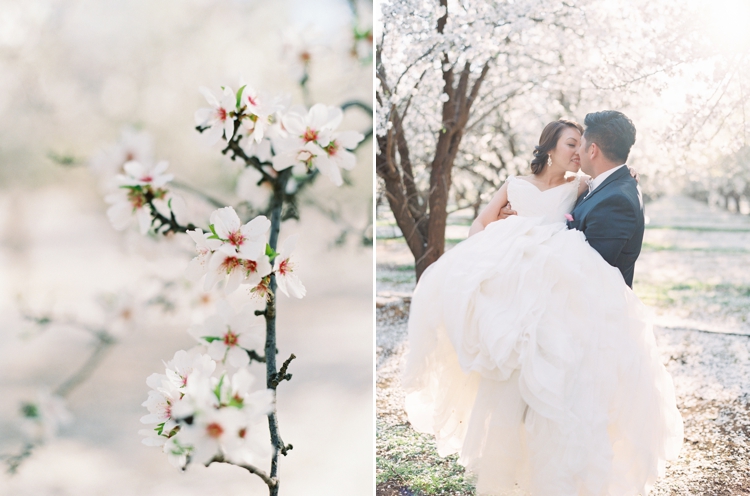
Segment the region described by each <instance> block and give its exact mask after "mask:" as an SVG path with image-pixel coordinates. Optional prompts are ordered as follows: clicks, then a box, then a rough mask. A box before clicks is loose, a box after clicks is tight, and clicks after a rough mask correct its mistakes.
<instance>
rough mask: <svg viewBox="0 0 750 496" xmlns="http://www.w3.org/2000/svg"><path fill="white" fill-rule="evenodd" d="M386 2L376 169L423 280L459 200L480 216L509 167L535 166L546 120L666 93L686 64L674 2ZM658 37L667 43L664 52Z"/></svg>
mask: <svg viewBox="0 0 750 496" xmlns="http://www.w3.org/2000/svg"><path fill="white" fill-rule="evenodd" d="M381 8H382V18H383V25H382V33H381V34H380V36H379V39H378V46H377V47H376V75H377V105H378V123H377V137H378V151H377V157H376V167H377V172H378V177H379V178H380V180H381V184H380V187H381V189H382V193H383V195H384V196H385V198H386V199H387V201H388V204H389V206H390V209H391V211H392V212H393V215H394V218H395V220H396V223H397V224H398V227H399V228H400V229H401V231H402V233H403V235H404V238H405V240H406V243H407V245H408V246H409V249H410V250H411V252H412V254H413V255H414V259H415V269H416V274H417V278H419V277H420V276H421V274H422V273H423V272H424V270H425V269H426V268H427V267H428V266H429V265H430V264H431V263H433V262H434V261H435V260H437V259H438V258H439V257H440V255H442V253H443V251H444V244H445V228H446V220H447V219H446V218H447V215H448V213H449V208H448V205H449V204H451V202H453V204H454V205H453V208H454V209H460V208H465V207H471V208H473V209H474V211H475V212H477V211H478V210H479V208H480V206H481V204H482V202H483V201H484V200H485V199H486V197H487V196H488V195H489V194H491V193H492V192H494V190H496V189H497V187H499V185H500V184H502V181H504V179H505V178H506V177H507V175H508V174H517V173H521V172H525V171H526V170H527V169H526V168H527V164H528V162H529V161H530V159H531V150H532V147H533V145H534V144H535V141H536V140H537V139H538V136H539V133H540V132H541V129H542V128H543V126H544V125H545V124H546V123H547V122H549V121H551V120H554V119H557V118H560V117H563V116H565V117H572V118H577V119H578V120H582V117H583V115H585V113H588V112H591V111H595V110H602V109H603V108H620V109H622V108H626V107H627V105H628V103H629V102H630V101H631V100H632V99H634V98H636V97H642V96H643V93H644V89H646V90H648V91H647V93H649V94H655V93H654V91H653V90H658V89H660V88H661V87H664V86H665V85H666V84H667V83H666V79H665V78H666V76H667V75H670V74H672V73H674V72H675V71H676V70H677V68H678V67H679V65H680V63H681V62H680V61H679V60H678V59H679V58H676V57H674V56H669V57H668V56H666V55H664V53H662V52H664V51H665V50H668V51H669V52H670V53H677V52H679V50H677V49H676V47H681V46H683V44H684V42H683V41H681V39H680V37H679V33H672V32H671V31H670V30H668V29H667V28H666V25H665V24H664V23H663V21H664V19H667V18H669V16H671V15H672V12H671V10H675V9H674V8H673V7H670V6H669V5H667V4H666V3H663V4H659V5H658V6H657V7H653V6H651V5H650V3H649V2H635V3H631V2H624V1H622V2H612V3H608V4H607V5H600V4H598V3H596V2H593V1H590V0H578V1H571V2H563V3H559V2H552V1H546V0H522V1H518V2H512V3H511V2H479V1H476V2H473V1H465V2H453V1H448V0H435V2H434V3H424V2H416V1H414V0H393V1H390V2H386V3H384V4H382V6H381ZM654 9H657V10H658V14H659V15H658V16H656V17H654V16H653V15H652V14H653V13H654V12H653V11H654ZM670 9H671V10H670ZM649 16H651V17H649ZM657 39H658V40H661V41H663V42H664V43H665V46H666V47H668V48H667V49H664V50H659V51H657V50H656V49H655V48H654V46H653V45H652V43H653V41H654V40H657ZM579 112H580V113H582V114H583V115H576V114H578V113H579Z"/></svg>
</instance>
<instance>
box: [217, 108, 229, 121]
mask: <svg viewBox="0 0 750 496" xmlns="http://www.w3.org/2000/svg"><path fill="white" fill-rule="evenodd" d="M217 112H218V114H219V119H220V120H222V121H225V120H227V110H226V109H224V108H219V109H218V110H217Z"/></svg>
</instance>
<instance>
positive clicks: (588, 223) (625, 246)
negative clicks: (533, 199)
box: [498, 110, 644, 288]
mask: <svg viewBox="0 0 750 496" xmlns="http://www.w3.org/2000/svg"><path fill="white" fill-rule="evenodd" d="M583 123H584V124H585V125H586V130H585V131H584V133H583V136H582V137H581V146H580V147H579V149H578V154H579V156H580V158H581V170H582V171H583V172H584V173H586V174H588V175H589V176H591V180H590V182H589V190H588V191H587V192H584V193H583V194H582V195H581V196H580V197H579V198H578V201H577V202H576V205H575V208H574V209H573V212H571V216H572V218H573V220H568V228H570V229H578V230H579V231H582V232H583V233H584V234H585V235H586V240H587V241H588V243H589V245H590V246H591V247H592V248H594V249H595V250H596V251H598V252H599V254H600V255H601V256H602V257H603V258H604V260H606V261H607V263H609V264H610V265H612V266H613V267H617V268H618V269H619V270H620V272H621V273H622V277H623V279H625V283H626V284H627V285H628V286H630V287H631V288H632V287H633V269H634V268H635V261H636V259H637V258H638V255H639V254H640V253H641V243H642V242H643V229H644V221H643V200H642V198H641V193H640V191H639V190H638V183H637V182H636V180H635V179H633V177H632V176H631V175H630V170H629V169H628V167H627V165H626V163H625V162H626V161H627V160H628V155H629V154H630V147H632V146H633V143H635V126H633V122H632V121H631V120H630V119H628V117H627V116H626V115H625V114H623V113H622V112H618V111H616V110H603V111H601V112H594V113H592V114H587V115H586V119H584V121H583ZM510 215H515V211H514V210H512V208H511V207H510V205H507V206H505V207H504V208H503V209H501V210H500V215H499V217H498V218H499V219H504V218H506V217H508V216H510Z"/></svg>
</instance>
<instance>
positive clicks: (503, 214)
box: [497, 203, 518, 220]
mask: <svg viewBox="0 0 750 496" xmlns="http://www.w3.org/2000/svg"><path fill="white" fill-rule="evenodd" d="M511 215H518V212H516V211H515V210H513V209H512V208H511V207H510V203H508V204H507V205H505V206H504V207H503V208H501V209H500V212H499V213H498V214H497V220H503V219H507V218H508V217H510V216H511Z"/></svg>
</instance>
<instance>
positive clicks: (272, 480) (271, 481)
mask: <svg viewBox="0 0 750 496" xmlns="http://www.w3.org/2000/svg"><path fill="white" fill-rule="evenodd" d="M212 463H228V464H229V465H235V466H237V467H241V468H244V469H245V470H247V471H248V472H250V473H251V474H255V475H257V476H258V477H260V478H261V479H262V480H263V482H265V483H266V485H267V486H268V488H269V489H271V490H273V489H276V488H277V487H278V485H279V480H278V479H277V478H276V477H269V475H268V474H267V473H265V472H264V471H263V470H261V469H259V468H257V467H255V466H253V465H250V464H239V463H234V462H230V461H228V460H225V459H224V457H223V456H221V455H216V456H215V457H214V458H213V459H212V460H211V461H209V462H208V463H206V467H208V466H209V465H211V464H212Z"/></svg>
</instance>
